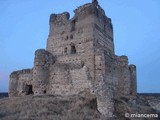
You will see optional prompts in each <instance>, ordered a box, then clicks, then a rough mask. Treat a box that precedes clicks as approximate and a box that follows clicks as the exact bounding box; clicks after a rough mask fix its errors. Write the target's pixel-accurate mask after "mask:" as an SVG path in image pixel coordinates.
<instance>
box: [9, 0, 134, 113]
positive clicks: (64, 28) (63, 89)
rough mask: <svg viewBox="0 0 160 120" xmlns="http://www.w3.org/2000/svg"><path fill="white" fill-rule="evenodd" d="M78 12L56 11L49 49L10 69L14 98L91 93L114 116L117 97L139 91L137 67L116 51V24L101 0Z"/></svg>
mask: <svg viewBox="0 0 160 120" xmlns="http://www.w3.org/2000/svg"><path fill="white" fill-rule="evenodd" d="M74 13H75V15H74V17H73V18H70V15H69V13H68V12H64V13H62V14H51V16H50V21H49V24H50V30H49V36H48V39H47V48H46V50H45V49H38V50H37V51H36V52H35V58H34V66H33V68H32V69H24V70H20V71H15V72H13V73H11V75H10V82H9V96H10V97H18V96H26V95H31V94H33V95H44V94H48V95H75V94H80V93H81V92H90V93H91V94H94V95H95V96H96V97H97V106H98V110H99V112H100V113H101V114H103V115H106V116H111V115H112V114H113V112H114V101H113V97H114V96H120V95H136V94H137V83H136V66H135V65H128V58H127V56H117V55H115V52H114V39H113V26H112V22H111V19H110V18H108V17H107V16H106V15H105V12H104V10H103V9H102V8H101V6H100V5H99V4H98V1H97V0H92V3H87V4H85V5H83V6H80V7H78V8H77V9H76V10H74Z"/></svg>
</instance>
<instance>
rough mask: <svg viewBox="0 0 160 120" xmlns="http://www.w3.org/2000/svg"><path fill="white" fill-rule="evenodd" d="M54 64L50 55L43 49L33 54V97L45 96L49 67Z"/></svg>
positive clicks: (53, 59)
mask: <svg viewBox="0 0 160 120" xmlns="http://www.w3.org/2000/svg"><path fill="white" fill-rule="evenodd" d="M54 62H55V58H54V56H53V55H52V54H50V53H49V52H48V51H46V50H44V49H39V50H37V51H36V52H35V59H34V68H33V91H34V95H42V94H46V92H47V86H48V84H49V67H50V66H51V65H52V64H53V63H54Z"/></svg>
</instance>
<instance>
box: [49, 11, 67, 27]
mask: <svg viewBox="0 0 160 120" xmlns="http://www.w3.org/2000/svg"><path fill="white" fill-rule="evenodd" d="M69 17H70V14H69V13H68V12H64V13H62V14H51V15H50V23H53V24H54V25H55V26H62V25H66V24H67V23H68V20H69Z"/></svg>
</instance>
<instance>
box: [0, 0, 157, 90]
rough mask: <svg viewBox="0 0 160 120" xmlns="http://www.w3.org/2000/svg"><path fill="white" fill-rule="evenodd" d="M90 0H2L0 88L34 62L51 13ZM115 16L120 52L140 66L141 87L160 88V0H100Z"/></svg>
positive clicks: (0, 3) (70, 8)
mask: <svg viewBox="0 0 160 120" xmlns="http://www.w3.org/2000/svg"><path fill="white" fill-rule="evenodd" d="M87 2H91V0H0V52H1V55H0V92H6V91H8V81H9V74H10V73H11V72H12V71H14V70H21V69H24V68H32V67H33V60H34V52H35V50H36V49H39V48H46V40H47V36H48V31H49V16H50V14H51V13H62V12H64V11H68V12H70V14H71V16H73V10H74V9H76V8H77V7H78V6H80V5H83V4H84V3H87ZM99 4H100V5H101V6H102V8H103V9H104V10H105V12H106V15H107V16H108V17H110V18H112V23H113V27H114V42H115V51H116V54H117V55H127V56H128V58H129V63H130V64H135V65H136V66H137V84H138V92H148V93H158V92H159V93H160V87H159V85H160V76H159V75H160V70H159V68H160V53H159V52H160V33H159V28H160V14H159V11H160V1H159V0H99Z"/></svg>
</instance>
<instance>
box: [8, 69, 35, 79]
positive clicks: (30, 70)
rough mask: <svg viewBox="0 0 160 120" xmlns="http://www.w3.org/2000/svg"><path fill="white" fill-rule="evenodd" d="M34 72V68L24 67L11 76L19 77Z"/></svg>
mask: <svg viewBox="0 0 160 120" xmlns="http://www.w3.org/2000/svg"><path fill="white" fill-rule="evenodd" d="M32 72H33V69H23V70H18V71H14V72H12V73H11V74H10V77H18V75H20V74H31V73H32Z"/></svg>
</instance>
